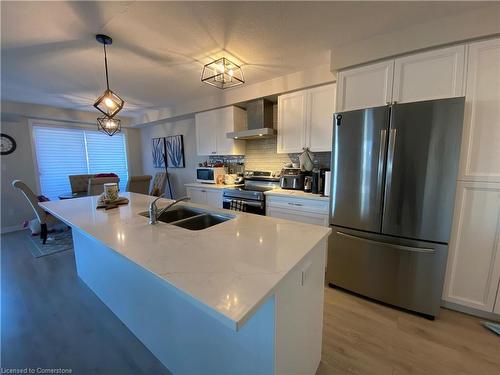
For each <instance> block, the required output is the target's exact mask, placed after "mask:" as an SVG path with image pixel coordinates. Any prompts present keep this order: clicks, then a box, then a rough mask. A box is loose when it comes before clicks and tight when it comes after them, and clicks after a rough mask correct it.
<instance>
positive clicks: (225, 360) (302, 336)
mask: <svg viewBox="0 0 500 375" xmlns="http://www.w3.org/2000/svg"><path fill="white" fill-rule="evenodd" d="M73 239H74V248H75V257H76V265H77V271H78V276H79V277H80V278H81V279H82V280H83V281H84V282H85V283H86V284H87V285H88V286H89V287H90V288H91V289H92V290H93V291H94V292H95V293H96V294H97V296H98V297H99V298H100V299H101V300H102V301H103V302H104V303H105V304H106V305H107V306H108V307H109V308H110V309H111V311H113V313H114V314H115V315H116V316H117V317H118V318H119V319H120V320H121V321H122V322H123V323H124V324H125V325H126V326H127V327H128V328H129V329H130V330H131V331H132V332H133V333H134V334H135V335H136V336H137V338H139V340H140V341H142V343H144V345H145V346H146V347H147V348H148V349H149V350H150V351H151V352H152V353H153V354H154V355H155V356H156V357H157V358H158V359H159V360H160V361H161V362H162V363H163V364H164V365H165V366H166V367H167V368H168V369H169V370H170V371H171V372H173V373H174V374H231V375H234V374H251V375H257V374H314V373H315V372H316V370H317V368H318V365H319V362H320V359H321V340H322V326H323V291H324V288H323V286H324V269H325V265H324V260H325V251H326V247H327V246H326V245H327V243H326V241H327V238H324V239H322V240H321V241H320V242H318V243H317V245H316V246H314V248H313V249H312V250H311V251H309V252H308V253H307V254H306V255H305V256H304V258H303V259H302V260H301V261H300V262H299V263H298V264H297V265H296V266H295V267H294V268H293V269H292V270H291V271H290V272H288V273H287V274H286V275H285V276H284V278H283V279H282V280H281V281H280V282H279V283H278V284H277V285H276V286H275V287H274V288H273V290H272V291H271V292H270V293H269V295H268V296H266V297H265V298H264V299H263V300H262V301H261V302H260V304H259V305H257V306H256V307H255V310H254V311H253V314H252V315H251V316H250V317H249V318H248V319H247V320H246V321H244V322H240V324H239V325H238V324H236V325H231V324H228V323H227V322H225V321H224V320H222V319H220V318H218V315H220V314H218V313H216V312H213V311H212V309H210V308H209V307H207V306H206V305H205V304H203V303H202V302H200V301H198V300H197V299H195V298H193V297H191V296H190V295H189V294H187V293H184V292H183V291H180V290H179V289H177V288H175V287H174V286H172V285H171V284H170V283H169V282H167V281H166V280H164V279H162V278H160V277H158V276H156V275H155V274H154V273H152V272H151V271H148V270H146V269H145V268H143V267H141V266H139V265H138V264H136V263H134V262H132V261H130V260H129V259H127V258H126V257H125V256H123V255H122V254H120V253H119V252H116V251H114V250H113V249H111V248H109V247H107V246H106V245H104V244H103V243H102V242H100V241H98V240H96V239H94V238H93V237H91V236H88V235H86V234H85V233H84V232H82V231H80V230H79V229H78V228H73ZM230 298H231V296H228V303H231V301H230Z"/></svg>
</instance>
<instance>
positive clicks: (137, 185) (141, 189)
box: [126, 175, 153, 194]
mask: <svg viewBox="0 0 500 375" xmlns="http://www.w3.org/2000/svg"><path fill="white" fill-rule="evenodd" d="M152 178H153V177H152V176H150V175H145V176H130V177H129V178H128V182H127V189H126V190H127V191H129V192H132V193H139V194H148V193H149V184H150V183H151V179H152Z"/></svg>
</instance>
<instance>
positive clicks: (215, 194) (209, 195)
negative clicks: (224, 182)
mask: <svg viewBox="0 0 500 375" xmlns="http://www.w3.org/2000/svg"><path fill="white" fill-rule="evenodd" d="M206 204H207V205H209V206H211V207H216V208H222V190H207V192H206Z"/></svg>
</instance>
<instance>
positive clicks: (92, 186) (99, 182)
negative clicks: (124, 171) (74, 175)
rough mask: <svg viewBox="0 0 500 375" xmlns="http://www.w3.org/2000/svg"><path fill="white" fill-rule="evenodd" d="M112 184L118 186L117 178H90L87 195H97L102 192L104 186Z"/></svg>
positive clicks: (118, 180)
mask: <svg viewBox="0 0 500 375" xmlns="http://www.w3.org/2000/svg"><path fill="white" fill-rule="evenodd" d="M111 182H114V183H116V184H118V183H119V182H120V178H119V177H92V178H89V184H88V187H87V195H99V194H102V193H103V192H104V184H108V183H111Z"/></svg>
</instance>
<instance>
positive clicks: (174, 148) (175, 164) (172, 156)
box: [165, 135, 186, 168]
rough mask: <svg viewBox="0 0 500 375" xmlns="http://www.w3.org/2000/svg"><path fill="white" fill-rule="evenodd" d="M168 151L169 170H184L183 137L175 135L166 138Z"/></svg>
mask: <svg viewBox="0 0 500 375" xmlns="http://www.w3.org/2000/svg"><path fill="white" fill-rule="evenodd" d="M165 147H166V150H167V163H168V167H169V168H184V167H185V166H186V165H185V160H184V141H183V139H182V135H174V136H172V137H166V138H165Z"/></svg>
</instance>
